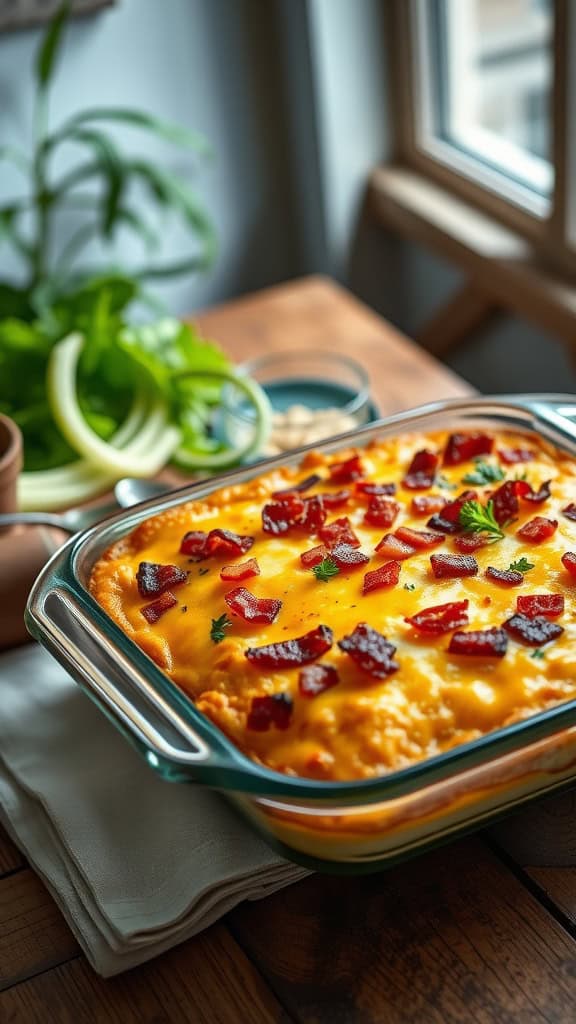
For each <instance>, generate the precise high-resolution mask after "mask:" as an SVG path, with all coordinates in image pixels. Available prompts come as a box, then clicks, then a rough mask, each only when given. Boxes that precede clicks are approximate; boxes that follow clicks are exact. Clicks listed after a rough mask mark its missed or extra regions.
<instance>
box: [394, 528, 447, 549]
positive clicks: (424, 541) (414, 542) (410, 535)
mask: <svg viewBox="0 0 576 1024" xmlns="http://www.w3.org/2000/svg"><path fill="white" fill-rule="evenodd" d="M395 536H396V537H397V538H398V540H401V541H404V543H405V544H410V546H411V547H413V548H416V549H418V550H422V551H427V550H429V549H430V548H435V547H437V546H438V544H443V543H444V541H445V539H446V538H445V537H444V534H443V533H427V532H426V531H425V530H411V529H410V528H409V527H408V526H400V527H399V528H398V529H397V530H396V532H395Z"/></svg>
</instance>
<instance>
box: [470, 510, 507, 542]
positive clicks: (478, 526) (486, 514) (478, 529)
mask: <svg viewBox="0 0 576 1024" xmlns="http://www.w3.org/2000/svg"><path fill="white" fill-rule="evenodd" d="M460 526H461V527H462V529H463V530H465V532H466V533H487V534H489V535H490V536H491V537H492V538H493V539H494V540H500V538H501V537H503V536H504V533H503V531H502V530H501V529H500V526H499V524H498V523H497V522H496V520H495V518H494V502H493V501H489V502H488V503H487V505H486V507H484V506H483V505H481V504H480V502H479V501H466V502H465V503H464V505H463V506H462V508H461V509H460Z"/></svg>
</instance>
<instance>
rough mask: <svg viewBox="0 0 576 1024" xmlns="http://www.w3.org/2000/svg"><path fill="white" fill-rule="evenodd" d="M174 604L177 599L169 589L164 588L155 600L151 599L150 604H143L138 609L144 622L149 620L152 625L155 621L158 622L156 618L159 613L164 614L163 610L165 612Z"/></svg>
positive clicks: (158, 616)
mask: <svg viewBox="0 0 576 1024" xmlns="http://www.w3.org/2000/svg"><path fill="white" fill-rule="evenodd" d="M175 604H178V599H177V598H176V597H174V594H171V593H170V591H169V590H166V591H165V592H164V593H163V594H161V595H160V597H159V598H157V600H156V601H152V603H151V604H145V605H144V607H143V608H141V609H140V611H141V612H142V615H143V616H144V618H145V619H146V622H149V623H150V625H151V626H152V625H153V624H154V623H155V622H158V619H159V618H160V616H161V615H164V612H167V611H168V609H169V608H173V607H174V605H175Z"/></svg>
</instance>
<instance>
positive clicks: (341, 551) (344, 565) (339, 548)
mask: <svg viewBox="0 0 576 1024" xmlns="http://www.w3.org/2000/svg"><path fill="white" fill-rule="evenodd" d="M330 558H332V559H333V560H334V561H335V562H336V565H337V566H338V568H339V569H344V570H346V569H348V570H349V571H350V570H353V569H360V567H361V566H362V565H366V562H369V561H370V559H369V558H368V555H365V554H364V552H363V551H359V550H358V548H356V547H353V546H352V545H351V544H336V545H335V546H334V547H333V548H332V550H331V551H330Z"/></svg>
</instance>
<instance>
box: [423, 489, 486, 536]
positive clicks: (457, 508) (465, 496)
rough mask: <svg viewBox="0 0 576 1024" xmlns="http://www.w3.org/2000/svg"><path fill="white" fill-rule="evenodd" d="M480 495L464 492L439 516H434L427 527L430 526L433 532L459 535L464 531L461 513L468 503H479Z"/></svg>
mask: <svg viewBox="0 0 576 1024" xmlns="http://www.w3.org/2000/svg"><path fill="white" fill-rule="evenodd" d="M477 500H478V494H477V492H476V491H462V494H459V495H458V497H457V498H454V499H453V500H452V501H449V502H447V503H446V504H445V505H444V508H443V509H442V511H441V513H440V514H439V515H435V516H432V517H431V518H430V519H429V520H428V522H427V523H426V526H429V527H430V529H431V530H438V531H439V532H440V533H459V532H460V530H461V529H462V526H461V525H460V512H461V511H462V508H463V506H464V505H465V504H466V502H467V501H477Z"/></svg>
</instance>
